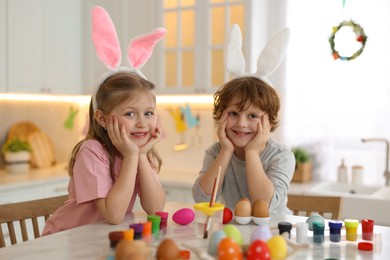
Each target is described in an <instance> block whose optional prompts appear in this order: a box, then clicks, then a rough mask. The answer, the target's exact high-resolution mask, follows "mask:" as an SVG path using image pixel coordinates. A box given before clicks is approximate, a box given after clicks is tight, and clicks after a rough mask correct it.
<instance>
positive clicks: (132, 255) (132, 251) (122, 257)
mask: <svg viewBox="0 0 390 260" xmlns="http://www.w3.org/2000/svg"><path fill="white" fill-rule="evenodd" d="M149 254H150V249H149V247H148V245H147V244H146V242H145V241H142V240H136V241H130V240H126V239H122V240H121V241H119V243H118V244H117V245H116V247H115V260H126V259H148V258H149Z"/></svg>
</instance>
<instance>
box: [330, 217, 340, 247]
mask: <svg viewBox="0 0 390 260" xmlns="http://www.w3.org/2000/svg"><path fill="white" fill-rule="evenodd" d="M342 227H343V222H342V221H334V220H332V221H329V232H330V233H329V240H330V241H332V242H340V241H341V228H342Z"/></svg>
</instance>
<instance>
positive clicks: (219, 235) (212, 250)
mask: <svg viewBox="0 0 390 260" xmlns="http://www.w3.org/2000/svg"><path fill="white" fill-rule="evenodd" d="M225 237H226V233H225V232H224V231H223V230H217V231H215V232H214V233H212V234H211V237H210V239H209V246H208V248H207V252H208V253H209V254H210V255H212V256H216V255H217V254H218V245H219V243H220V242H221V240H222V239H224V238H225Z"/></svg>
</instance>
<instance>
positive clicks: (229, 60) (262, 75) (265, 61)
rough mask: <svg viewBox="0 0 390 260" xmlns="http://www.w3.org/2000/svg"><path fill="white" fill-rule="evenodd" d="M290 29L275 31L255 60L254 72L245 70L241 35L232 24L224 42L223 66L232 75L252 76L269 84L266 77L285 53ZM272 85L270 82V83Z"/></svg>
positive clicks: (238, 28)
mask: <svg viewBox="0 0 390 260" xmlns="http://www.w3.org/2000/svg"><path fill="white" fill-rule="evenodd" d="M289 39H290V30H289V29H288V28H284V29H282V30H281V31H279V32H278V33H276V34H275V35H274V36H273V37H272V38H271V39H270V40H269V41H268V42H267V44H266V46H265V47H264V49H263V50H262V52H261V53H260V56H259V58H258V60H257V71H256V72H255V73H246V72H245V59H244V55H243V53H242V36H241V30H240V27H239V26H238V25H237V24H234V25H233V26H232V28H231V29H230V32H229V35H228V38H227V41H226V44H225V51H224V53H225V57H224V58H225V67H226V70H227V71H228V72H229V73H230V74H231V75H232V76H233V77H234V78H238V77H245V76H253V77H257V78H259V79H261V80H264V81H266V82H267V83H269V84H271V83H270V82H269V80H267V78H268V77H269V76H270V75H272V73H273V72H274V71H275V70H276V69H277V68H278V67H279V66H280V64H281V63H282V61H283V59H284V56H285V54H286V50H287V46H288V42H289ZM271 86H272V84H271Z"/></svg>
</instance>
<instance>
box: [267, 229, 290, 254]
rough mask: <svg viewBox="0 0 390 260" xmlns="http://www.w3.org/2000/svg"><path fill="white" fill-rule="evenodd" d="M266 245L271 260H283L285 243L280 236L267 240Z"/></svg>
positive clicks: (285, 249)
mask: <svg viewBox="0 0 390 260" xmlns="http://www.w3.org/2000/svg"><path fill="white" fill-rule="evenodd" d="M267 245H268V248H269V251H270V252H271V258H272V259H284V258H286V256H287V243H286V241H285V240H284V238H283V237H282V236H281V235H276V236H273V237H271V238H270V239H268V241H267Z"/></svg>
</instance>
